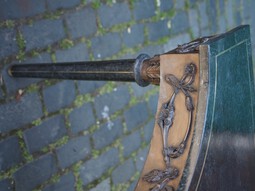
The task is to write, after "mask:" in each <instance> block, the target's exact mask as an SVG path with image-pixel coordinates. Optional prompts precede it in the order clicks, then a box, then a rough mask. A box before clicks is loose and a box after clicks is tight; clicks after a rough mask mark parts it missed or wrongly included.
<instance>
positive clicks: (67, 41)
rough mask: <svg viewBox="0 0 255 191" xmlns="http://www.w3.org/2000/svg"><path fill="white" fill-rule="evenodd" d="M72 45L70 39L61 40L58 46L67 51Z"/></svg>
mask: <svg viewBox="0 0 255 191" xmlns="http://www.w3.org/2000/svg"><path fill="white" fill-rule="evenodd" d="M73 45H74V43H73V41H72V40H70V39H63V40H62V41H61V42H60V44H59V46H60V47H61V48H63V49H68V48H71V47H72V46H73Z"/></svg>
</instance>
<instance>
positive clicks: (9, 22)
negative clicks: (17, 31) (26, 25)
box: [0, 20, 15, 28]
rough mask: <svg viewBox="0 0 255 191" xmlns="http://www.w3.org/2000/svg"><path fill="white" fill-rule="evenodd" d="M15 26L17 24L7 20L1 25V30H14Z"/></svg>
mask: <svg viewBox="0 0 255 191" xmlns="http://www.w3.org/2000/svg"><path fill="white" fill-rule="evenodd" d="M14 26H15V22H14V21H13V20H6V21H4V22H1V23H0V27H1V28H13V27H14Z"/></svg>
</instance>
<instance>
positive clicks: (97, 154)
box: [91, 149, 100, 159]
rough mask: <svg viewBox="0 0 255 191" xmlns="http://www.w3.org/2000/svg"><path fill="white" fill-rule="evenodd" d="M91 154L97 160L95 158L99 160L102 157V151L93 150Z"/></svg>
mask: <svg viewBox="0 0 255 191" xmlns="http://www.w3.org/2000/svg"><path fill="white" fill-rule="evenodd" d="M91 154H92V157H93V158H94V159H95V158H97V157H98V156H99V155H100V151H99V150H95V149H93V150H92V151H91Z"/></svg>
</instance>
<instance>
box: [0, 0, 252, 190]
mask: <svg viewBox="0 0 255 191" xmlns="http://www.w3.org/2000/svg"><path fill="white" fill-rule="evenodd" d="M254 7H255V1H253V0H245V1H237V0H235V1H233V0H178V1H177V0H148V1H145V0H135V1H127V0H114V1H113V0H112V1H111V0H104V1H99V0H95V1H91V0H87V1H86V0H72V1H68V0H39V1H37V2H36V3H34V1H33V0H24V1H22V3H21V1H19V0H13V1H10V2H9V1H1V2H0V42H1V43H0V50H1V51H0V62H1V64H0V69H1V71H2V72H1V81H0V85H1V86H0V188H1V191H7V190H17V191H23V190H25V191H29V190H35V191H39V190H43V191H54V190H56V191H57V190H68V191H73V190H75V191H81V190H91V191H98V190H105V191H110V190H112V191H118V190H122V191H123V190H128V191H131V190H133V189H134V187H135V184H136V181H137V179H138V177H139V172H140V171H141V169H142V166H143V163H144V160H145V158H146V153H147V151H148V145H149V141H150V138H151V135H152V128H153V124H154V114H155V111H156V105H157V98H158V93H157V92H158V88H157V87H153V86H149V87H146V88H140V87H138V86H137V85H136V84H134V83H117V82H93V81H92V82H83V81H60V80H42V79H36V80H35V79H13V78H10V77H9V76H8V74H7V71H6V69H7V67H8V66H9V65H10V64H12V63H33V62H63V61H82V60H100V59H118V58H135V57H136V56H137V55H138V54H139V53H142V52H144V53H148V54H149V55H151V56H153V55H154V54H157V53H163V52H165V51H168V50H170V49H172V48H174V47H176V45H177V44H182V43H184V42H188V41H189V40H191V39H194V38H196V37H199V36H203V35H209V34H215V33H219V32H225V31H226V30H228V29H230V28H233V27H235V26H237V25H239V24H251V32H252V36H253V43H252V46H253V50H254V49H255V43H254V42H255V38H254V37H255V12H254V10H253V8H254ZM253 55H254V51H253ZM131 143H132V144H131Z"/></svg>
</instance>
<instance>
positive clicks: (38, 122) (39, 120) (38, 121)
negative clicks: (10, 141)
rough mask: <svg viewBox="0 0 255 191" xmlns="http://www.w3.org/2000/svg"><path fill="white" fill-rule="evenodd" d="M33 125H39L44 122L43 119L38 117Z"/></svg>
mask: <svg viewBox="0 0 255 191" xmlns="http://www.w3.org/2000/svg"><path fill="white" fill-rule="evenodd" d="M31 124H32V125H33V126H38V125H41V124H42V120H41V119H36V120H34V121H33V122H32V123H31Z"/></svg>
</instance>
